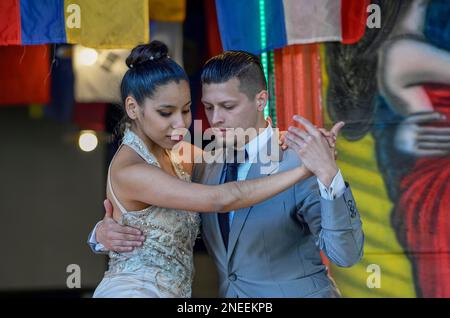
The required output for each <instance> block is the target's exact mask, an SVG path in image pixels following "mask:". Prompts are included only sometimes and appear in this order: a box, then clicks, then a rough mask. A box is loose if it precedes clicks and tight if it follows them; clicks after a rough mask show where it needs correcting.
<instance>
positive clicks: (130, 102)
mask: <svg viewBox="0 0 450 318" xmlns="http://www.w3.org/2000/svg"><path fill="white" fill-rule="evenodd" d="M125 111H126V112H127V115H128V117H130V118H131V119H132V120H135V119H137V115H138V111H139V105H138V103H137V101H136V100H135V99H134V97H132V96H128V97H127V98H126V99H125Z"/></svg>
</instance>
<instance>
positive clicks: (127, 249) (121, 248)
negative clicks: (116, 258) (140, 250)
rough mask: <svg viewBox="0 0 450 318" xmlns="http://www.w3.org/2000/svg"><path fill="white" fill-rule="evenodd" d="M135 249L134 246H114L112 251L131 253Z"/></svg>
mask: <svg viewBox="0 0 450 318" xmlns="http://www.w3.org/2000/svg"><path fill="white" fill-rule="evenodd" d="M133 249H134V247H132V246H129V247H127V246H112V247H111V250H112V251H114V252H117V253H125V252H131V251H132V250H133Z"/></svg>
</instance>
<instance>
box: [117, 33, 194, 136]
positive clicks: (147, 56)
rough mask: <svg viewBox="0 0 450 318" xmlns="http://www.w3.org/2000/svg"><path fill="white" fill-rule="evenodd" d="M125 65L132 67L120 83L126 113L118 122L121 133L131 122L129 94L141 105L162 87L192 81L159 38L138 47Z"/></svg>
mask: <svg viewBox="0 0 450 318" xmlns="http://www.w3.org/2000/svg"><path fill="white" fill-rule="evenodd" d="M126 64H127V66H128V67H129V70H128V71H127V72H126V73H125V75H124V77H123V79H122V83H121V85H120V94H121V99H122V105H123V109H124V116H123V118H122V120H121V122H120V124H119V131H118V132H119V134H122V133H123V131H124V130H125V128H126V127H127V125H129V124H130V123H131V119H130V118H129V117H128V115H127V113H126V111H125V100H126V98H127V97H128V96H132V97H133V98H134V99H135V100H136V101H137V103H138V104H139V105H140V106H142V105H143V102H144V100H145V98H146V97H147V98H152V97H153V94H154V93H155V91H156V90H157V88H158V87H159V86H162V85H165V84H168V83H170V82H176V83H179V82H180V81H183V80H185V81H189V80H188V76H187V75H186V72H185V71H184V70H183V68H182V67H181V66H180V65H179V64H178V63H177V62H175V61H174V60H172V59H171V58H170V57H169V55H168V49H167V46H166V45H165V44H164V43H162V42H160V41H152V42H151V43H150V44H142V45H139V46H136V47H135V48H134V49H133V50H132V51H131V53H130V55H129V56H128V57H127V59H126Z"/></svg>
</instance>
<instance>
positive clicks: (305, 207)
mask: <svg viewBox="0 0 450 318" xmlns="http://www.w3.org/2000/svg"><path fill="white" fill-rule="evenodd" d="M345 185H346V188H345V192H344V193H343V194H342V195H341V196H339V197H336V198H335V199H334V200H327V199H324V198H322V197H321V196H320V194H319V189H318V184H317V179H316V177H311V178H309V179H307V180H305V181H303V182H300V183H298V184H296V185H295V197H296V198H295V199H296V214H297V218H298V219H299V220H300V221H301V222H304V223H306V224H307V225H308V227H309V229H310V231H311V233H312V234H313V235H314V236H315V238H316V244H317V245H318V246H319V247H320V249H321V250H322V251H323V252H324V253H325V254H326V256H327V257H328V258H329V260H330V261H332V262H333V263H335V264H336V265H338V266H342V267H350V266H352V265H354V264H356V263H357V262H359V261H360V260H361V258H362V256H363V253H364V252H363V247H364V233H363V230H362V222H361V219H360V215H359V212H358V209H357V208H356V204H355V199H354V197H353V194H352V191H351V189H350V186H349V184H348V183H345Z"/></svg>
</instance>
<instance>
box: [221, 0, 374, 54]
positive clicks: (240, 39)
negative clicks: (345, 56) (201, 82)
mask: <svg viewBox="0 0 450 318" xmlns="http://www.w3.org/2000/svg"><path fill="white" fill-rule="evenodd" d="M368 4H369V0H315V1H310V0H270V1H269V0H247V1H228V0H216V7H217V16H218V21H219V29H220V34H221V38H222V45H223V48H224V49H225V50H245V51H249V52H252V53H255V54H259V53H261V52H265V51H269V50H273V49H276V48H282V47H285V46H287V45H292V44H306V43H318V42H325V41H340V42H343V43H355V42H357V41H359V39H360V38H361V37H362V36H363V35H364V32H365V27H366V19H367V12H366V9H367V5H368ZM261 30H264V32H265V34H266V36H265V38H264V39H262V38H261V36H260V35H261Z"/></svg>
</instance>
